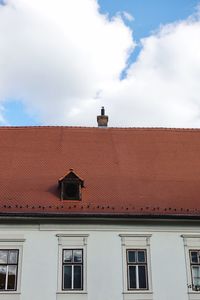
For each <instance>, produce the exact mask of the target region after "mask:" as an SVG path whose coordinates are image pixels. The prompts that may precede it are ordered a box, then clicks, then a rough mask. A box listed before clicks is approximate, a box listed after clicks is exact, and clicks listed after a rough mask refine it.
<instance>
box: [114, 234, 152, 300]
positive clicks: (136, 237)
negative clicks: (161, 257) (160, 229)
mask: <svg viewBox="0 0 200 300" xmlns="http://www.w3.org/2000/svg"><path fill="white" fill-rule="evenodd" d="M119 237H120V238H121V245H122V275H123V292H122V294H123V299H124V300H138V299H139V298H141V299H143V300H153V292H152V274H151V253H150V238H151V234H119ZM128 250H134V251H135V250H142V251H144V250H145V251H146V266H147V267H146V268H147V272H146V276H147V288H145V289H144V288H136V289H135V288H131V289H129V282H128V269H127V266H128V264H127V262H128V260H127V251H128Z"/></svg>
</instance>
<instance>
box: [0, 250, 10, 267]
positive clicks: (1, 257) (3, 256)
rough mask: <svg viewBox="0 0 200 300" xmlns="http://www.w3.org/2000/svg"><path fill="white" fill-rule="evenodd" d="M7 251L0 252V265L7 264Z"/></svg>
mask: <svg viewBox="0 0 200 300" xmlns="http://www.w3.org/2000/svg"><path fill="white" fill-rule="evenodd" d="M7 257H8V251H7V250H0V264H7Z"/></svg>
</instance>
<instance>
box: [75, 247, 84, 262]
mask: <svg viewBox="0 0 200 300" xmlns="http://www.w3.org/2000/svg"><path fill="white" fill-rule="evenodd" d="M73 254H74V262H82V250H74V251H73Z"/></svg>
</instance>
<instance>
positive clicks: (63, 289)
mask: <svg viewBox="0 0 200 300" xmlns="http://www.w3.org/2000/svg"><path fill="white" fill-rule="evenodd" d="M66 250H69V251H72V256H73V252H74V251H77V250H80V251H81V252H82V262H81V263H80V262H79V263H76V262H69V263H65V262H64V251H66ZM64 266H71V267H72V287H71V288H68V289H66V288H64ZM74 266H81V288H74V277H73V275H74ZM83 273H84V250H83V249H81V248H76V249H74V248H73V249H69V248H67V249H66V248H63V249H62V291H82V290H83V286H84V276H83Z"/></svg>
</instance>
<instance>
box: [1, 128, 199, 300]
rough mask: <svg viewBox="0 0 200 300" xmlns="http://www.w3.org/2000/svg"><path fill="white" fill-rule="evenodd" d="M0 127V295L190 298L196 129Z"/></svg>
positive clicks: (28, 299) (194, 286)
mask: <svg viewBox="0 0 200 300" xmlns="http://www.w3.org/2000/svg"><path fill="white" fill-rule="evenodd" d="M104 126H105V124H103V126H102V127H103V128H81V127H1V128H0V152H1V155H0V299H2V300H44V299H48V300H65V299H66V300H102V299H103V300H146V299H148V300H194V299H200V291H199V290H200V226H199V224H200V223H199V218H200V130H197V129H151V128H149V129H147V128H104Z"/></svg>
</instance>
